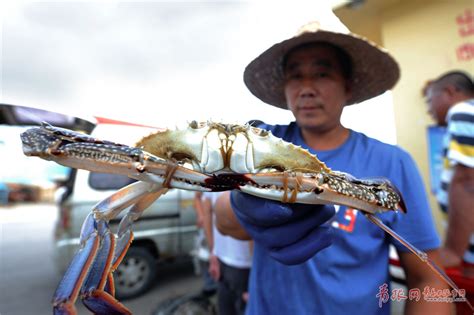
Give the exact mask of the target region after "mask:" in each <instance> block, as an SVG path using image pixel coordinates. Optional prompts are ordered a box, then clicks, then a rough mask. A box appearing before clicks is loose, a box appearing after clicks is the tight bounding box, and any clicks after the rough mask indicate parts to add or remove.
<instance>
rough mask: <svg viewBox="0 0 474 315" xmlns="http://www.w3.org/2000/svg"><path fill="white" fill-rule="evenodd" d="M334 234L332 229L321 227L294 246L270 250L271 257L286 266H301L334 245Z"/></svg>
mask: <svg viewBox="0 0 474 315" xmlns="http://www.w3.org/2000/svg"><path fill="white" fill-rule="evenodd" d="M332 232H333V231H332V228H331V227H328V226H320V227H318V228H316V229H314V230H313V231H311V232H310V233H309V234H308V235H306V236H305V237H304V238H303V239H301V240H299V241H298V242H296V243H294V244H292V245H289V246H286V247H282V248H278V249H272V250H270V256H271V257H273V258H274V259H276V260H277V261H279V262H281V263H283V264H285V265H296V264H301V263H303V262H305V261H306V260H308V259H310V258H311V257H313V256H314V255H315V254H316V253H318V252H319V251H320V250H322V249H324V248H326V247H328V246H329V245H331V244H332V238H333V233H332Z"/></svg>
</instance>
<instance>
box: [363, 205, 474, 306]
mask: <svg viewBox="0 0 474 315" xmlns="http://www.w3.org/2000/svg"><path fill="white" fill-rule="evenodd" d="M364 215H365V216H366V218H367V219H369V220H370V221H371V222H372V223H374V224H375V225H377V226H378V227H380V228H381V229H382V230H384V231H385V232H387V233H388V234H390V235H391V236H392V237H393V238H395V239H396V240H397V241H399V242H400V243H402V244H403V245H404V246H405V247H406V248H408V249H409V250H410V251H411V252H412V253H413V254H415V255H416V256H417V257H418V258H420V260H421V261H423V262H424V263H426V264H427V265H428V266H429V267H430V268H431V269H432V270H433V271H434V272H435V273H436V274H437V275H438V276H439V277H440V278H441V279H442V280H443V281H444V282H446V283H447V284H449V286H450V287H451V288H453V289H454V290H455V291H456V293H457V294H458V296H462V295H461V292H460V291H459V287H458V286H457V285H456V284H455V283H454V281H453V280H451V279H450V278H449V277H448V276H447V275H446V273H445V272H444V271H443V270H442V269H441V268H440V267H438V266H437V265H436V264H435V263H434V262H433V261H432V260H431V259H430V258H429V257H428V254H427V253H425V252H423V251H421V250H419V249H418V248H416V247H415V246H413V245H411V244H410V243H409V242H408V241H407V240H405V239H404V238H403V237H401V236H400V235H398V234H397V233H396V232H395V231H394V230H392V229H391V228H389V227H388V226H386V225H385V224H384V223H383V222H382V221H381V220H380V219H379V218H377V217H376V216H374V215H373V214H371V213H364ZM465 302H466V303H467V304H468V305H469V308H470V309H471V311H474V307H473V306H472V305H471V303H470V302H469V300H468V299H466V301H465Z"/></svg>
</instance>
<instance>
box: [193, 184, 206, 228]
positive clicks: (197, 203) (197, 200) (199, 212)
mask: <svg viewBox="0 0 474 315" xmlns="http://www.w3.org/2000/svg"><path fill="white" fill-rule="evenodd" d="M201 199H202V192H199V191H198V192H196V194H194V200H193V205H194V209H195V210H196V225H197V226H198V227H202V225H203V223H204V222H203V220H204V214H203V209H202V200H201Z"/></svg>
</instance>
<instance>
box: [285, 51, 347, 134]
mask: <svg viewBox="0 0 474 315" xmlns="http://www.w3.org/2000/svg"><path fill="white" fill-rule="evenodd" d="M336 54H337V52H336V50H335V49H334V48H332V47H330V46H328V45H324V44H315V45H311V46H305V47H301V48H299V49H298V48H297V49H296V50H294V51H292V52H290V53H289V55H288V56H287V62H286V64H285V68H284V74H285V86H284V91H285V97H286V102H287V104H288V108H289V109H290V110H291V111H292V112H293V115H294V116H295V119H296V122H297V123H298V125H299V126H300V127H301V128H303V129H313V130H318V131H323V132H324V131H329V130H331V129H333V128H337V127H339V126H341V124H340V118H341V114H342V110H343V108H344V106H345V104H346V102H347V100H348V99H349V98H350V96H351V95H350V89H349V87H348V84H347V80H346V79H345V78H344V75H343V71H342V65H341V63H340V61H339V60H338V58H337V57H336V56H337V55H336Z"/></svg>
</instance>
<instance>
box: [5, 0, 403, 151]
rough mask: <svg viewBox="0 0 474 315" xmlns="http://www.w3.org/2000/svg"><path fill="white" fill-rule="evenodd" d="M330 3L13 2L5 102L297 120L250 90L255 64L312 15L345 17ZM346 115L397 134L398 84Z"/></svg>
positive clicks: (78, 111) (75, 111)
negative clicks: (247, 72) (250, 68)
mask: <svg viewBox="0 0 474 315" xmlns="http://www.w3.org/2000/svg"><path fill="white" fill-rule="evenodd" d="M290 4H291V5H290ZM327 5H328V1H314V0H313V1H291V2H290V1H282V2H277V1H263V0H262V1H256V0H255V1H223V0H221V1H206V2H204V1H169V2H166V1H144V2H116V1H100V2H99V1H95V2H93V1H75V2H71V1H49V2H38V1H22V0H7V1H5V0H3V1H2V3H1V4H0V6H1V8H0V11H1V12H2V13H0V14H1V19H2V23H1V28H2V32H1V77H0V83H1V84H0V85H1V90H0V102H1V103H7V104H14V105H23V106H31V107H37V108H42V109H48V110H53V111H57V112H60V113H64V114H68V115H75V116H79V117H85V118H87V117H91V116H103V117H108V118H113V119H119V120H126V121H130V122H135V123H142V124H147V125H152V126H159V127H164V126H172V125H175V124H176V123H177V122H182V121H190V120H208V119H211V120H215V121H222V122H237V123H245V122H246V121H248V120H250V119H259V120H263V121H265V122H267V123H270V124H276V123H288V122H290V121H292V120H293V116H292V115H291V113H290V112H289V111H287V110H282V109H278V108H276V107H273V106H269V105H266V104H265V103H263V102H261V101H260V100H258V99H257V98H255V97H254V96H253V95H252V94H251V93H250V92H249V91H248V90H247V89H246V87H245V85H244V83H243V79H242V77H243V69H244V68H245V66H246V65H247V64H248V63H249V62H250V61H251V60H252V59H254V58H255V57H256V56H258V55H259V54H260V53H262V52H263V51H264V50H265V49H267V48H269V47H270V46H272V45H273V44H275V43H276V42H279V41H282V40H285V39H287V38H289V37H292V36H293V35H295V34H296V31H297V30H298V28H299V27H300V26H302V25H303V24H305V23H307V22H309V21H311V20H315V19H329V20H331V19H334V18H335V16H334V15H333V14H332V12H331V11H330V8H329V7H327ZM342 120H343V123H344V124H345V125H346V126H347V127H351V128H354V129H356V130H359V131H363V132H365V133H367V134H368V135H371V136H374V137H376V138H379V139H381V140H383V141H385V142H389V143H395V123H394V118H393V108H392V103H391V94H390V93H386V94H384V95H383V96H382V97H379V98H376V99H374V100H371V101H369V102H365V103H364V104H359V105H356V106H350V107H348V108H347V110H346V111H345V113H344V115H343V118H342ZM111 140H113V139H111Z"/></svg>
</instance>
